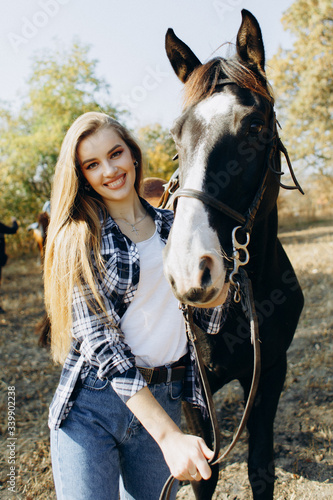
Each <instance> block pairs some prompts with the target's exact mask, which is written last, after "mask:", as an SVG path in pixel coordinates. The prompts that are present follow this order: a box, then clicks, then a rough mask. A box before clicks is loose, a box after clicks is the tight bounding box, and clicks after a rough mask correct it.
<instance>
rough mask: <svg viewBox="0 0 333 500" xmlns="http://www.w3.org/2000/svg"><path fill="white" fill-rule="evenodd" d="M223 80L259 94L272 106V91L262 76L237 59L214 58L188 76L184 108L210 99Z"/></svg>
mask: <svg viewBox="0 0 333 500" xmlns="http://www.w3.org/2000/svg"><path fill="white" fill-rule="evenodd" d="M223 78H227V79H229V80H231V81H232V82H234V83H236V84H237V85H238V86H239V87H241V88H246V89H248V90H251V91H253V92H256V93H257V94H260V95H261V96H263V97H264V98H265V99H267V100H268V101H269V102H270V103H271V104H272V105H273V104H274V97H273V91H272V89H271V86H270V84H269V83H268V81H267V79H266V77H265V76H264V75H259V74H256V73H255V72H254V71H252V70H251V69H250V68H248V67H246V66H244V65H243V64H241V63H240V62H239V61H238V60H237V59H223V58H222V57H215V58H214V59H212V60H211V61H208V62H207V63H205V64H202V65H201V66H198V67H197V68H196V69H195V70H194V71H193V72H192V73H191V75H190V76H189V78H188V80H187V81H186V83H185V86H184V108H187V107H188V106H190V105H193V104H196V103H197V102H199V101H201V100H202V99H206V98H207V97H210V96H211V95H212V94H213V93H214V92H215V91H216V87H218V85H219V81H220V80H221V79H223Z"/></svg>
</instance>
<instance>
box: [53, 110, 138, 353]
mask: <svg viewBox="0 0 333 500" xmlns="http://www.w3.org/2000/svg"><path fill="white" fill-rule="evenodd" d="M109 127H110V128H112V129H113V130H115V132H116V133H117V134H118V135H119V136H120V138H121V139H122V140H123V141H124V142H125V143H126V144H127V146H128V147H129V149H130V151H131V153H132V157H133V160H136V161H137V162H138V166H137V168H136V180H135V185H134V187H135V189H136V191H137V192H138V194H139V193H140V186H141V181H142V154H141V149H140V147H139V145H138V144H137V142H136V141H135V140H134V138H133V137H132V136H131V134H130V133H129V132H128V131H127V129H126V128H125V127H123V126H122V125H121V124H120V123H119V122H117V121H116V120H114V119H112V118H111V117H109V116H108V115H106V114H104V113H98V112H88V113H84V114H83V115H81V116H80V117H79V118H77V119H76V120H75V122H74V123H73V124H72V126H71V127H70V128H69V130H68V132H67V134H66V136H65V138H64V140H63V143H62V146H61V150H60V154H59V158H58V161H57V164H56V168H55V175H54V180H53V187H52V193H51V218H50V224H49V227H48V231H47V240H46V249H45V259H44V289H45V305H46V310H47V313H48V315H49V318H50V322H51V351H52V356H53V359H54V360H55V361H57V362H60V363H63V362H64V360H65V359H66V356H67V354H68V352H69V349H70V345H71V339H72V336H71V326H72V295H73V289H74V286H78V287H80V288H81V287H82V285H83V284H87V285H88V286H89V287H90V289H91V291H92V293H93V297H94V299H95V300H96V303H97V307H100V308H101V309H102V310H103V311H104V313H105V314H106V310H105V305H104V303H103V301H102V300H101V298H100V296H99V294H98V291H97V288H96V281H95V276H94V272H93V268H92V261H91V253H92V252H93V254H94V259H95V261H96V264H97V269H98V272H100V273H103V272H104V266H103V261H102V259H101V256H100V237H101V227H100V220H99V213H98V212H99V208H101V209H102V210H103V212H104V214H105V215H106V213H107V212H106V207H105V205H104V203H103V201H102V199H101V197H100V196H99V195H98V194H97V193H96V192H95V191H93V190H91V191H87V190H86V189H85V183H86V182H85V179H84V177H83V174H82V172H81V168H80V165H79V162H78V159H77V149H78V146H79V144H80V142H81V141H82V140H83V139H84V138H86V137H88V136H89V135H92V134H94V133H95V132H97V131H98V130H100V129H102V128H109ZM96 303H95V304H96ZM88 305H89V307H90V308H93V310H94V312H96V311H95V309H96V306H95V308H94V305H93V304H88Z"/></svg>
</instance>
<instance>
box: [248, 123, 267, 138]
mask: <svg viewBox="0 0 333 500" xmlns="http://www.w3.org/2000/svg"><path fill="white" fill-rule="evenodd" d="M263 126H264V125H263V123H262V122H252V123H251V125H250V134H253V135H257V134H259V133H260V132H261V131H262V128H263Z"/></svg>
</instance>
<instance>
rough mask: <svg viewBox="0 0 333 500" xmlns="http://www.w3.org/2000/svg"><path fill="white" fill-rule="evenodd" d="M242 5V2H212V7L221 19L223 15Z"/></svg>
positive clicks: (222, 0)
mask: <svg viewBox="0 0 333 500" xmlns="http://www.w3.org/2000/svg"><path fill="white" fill-rule="evenodd" d="M242 3H244V0H214V2H213V7H214V9H215V12H216V13H217V15H218V16H219V18H220V19H223V17H224V15H225V14H228V13H229V12H232V11H233V10H235V8H236V7H239V6H240V5H241V4H242Z"/></svg>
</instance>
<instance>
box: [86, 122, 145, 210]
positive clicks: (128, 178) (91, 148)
mask: <svg viewBox="0 0 333 500" xmlns="http://www.w3.org/2000/svg"><path fill="white" fill-rule="evenodd" d="M77 156H78V160H79V163H80V167H81V171H82V173H83V175H84V177H85V179H86V181H87V182H88V184H90V186H91V187H92V188H93V189H94V190H95V191H96V193H98V194H99V195H100V196H101V197H102V199H103V201H104V203H105V204H106V205H107V206H108V203H110V202H115V201H122V202H123V201H126V200H127V199H128V200H130V199H131V197H132V196H133V194H134V193H133V192H134V191H135V189H134V183H135V178H136V170H135V167H134V159H133V156H132V153H131V150H130V149H129V147H128V146H127V145H126V143H125V142H124V141H123V140H122V139H121V138H120V136H119V135H118V134H117V132H116V131H115V130H114V129H113V128H111V127H107V128H102V129H100V130H98V131H97V132H95V133H94V134H92V135H89V136H88V137H86V138H85V139H83V140H82V141H81V142H80V143H79V146H78V149H77Z"/></svg>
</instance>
